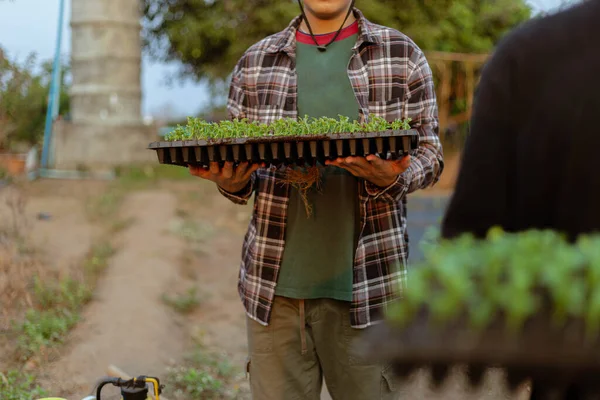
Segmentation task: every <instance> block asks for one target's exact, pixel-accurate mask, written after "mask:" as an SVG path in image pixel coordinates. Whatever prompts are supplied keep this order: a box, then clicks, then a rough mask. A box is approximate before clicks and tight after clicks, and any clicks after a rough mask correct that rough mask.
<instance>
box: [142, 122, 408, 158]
mask: <svg viewBox="0 0 600 400" xmlns="http://www.w3.org/2000/svg"><path fill="white" fill-rule="evenodd" d="M418 145H419V135H418V132H417V131H416V130H414V129H411V130H387V131H382V132H367V133H362V132H361V133H339V134H329V135H306V136H272V137H258V138H228V139H214V140H181V141H161V142H153V143H150V145H149V146H148V148H149V149H151V150H155V151H156V153H157V156H158V161H159V162H160V163H161V164H171V165H179V166H187V165H201V166H204V167H206V166H208V165H209V164H210V162H219V163H221V164H222V163H223V162H225V161H230V162H234V163H239V162H246V161H249V162H251V163H267V164H274V165H278V164H286V165H290V164H299V165H303V164H314V163H315V162H320V163H322V164H323V163H324V162H325V161H326V160H333V159H336V158H338V157H349V156H367V155H369V154H377V155H379V156H380V157H382V158H386V159H387V158H388V156H389V157H390V158H392V159H396V158H398V157H402V156H404V155H407V154H408V153H409V152H410V151H412V150H415V149H417V147H418Z"/></svg>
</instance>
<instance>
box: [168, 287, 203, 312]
mask: <svg viewBox="0 0 600 400" xmlns="http://www.w3.org/2000/svg"><path fill="white" fill-rule="evenodd" d="M162 300H163V302H164V303H165V304H167V305H168V306H170V307H172V308H173V309H174V310H175V311H177V312H179V313H181V314H189V313H191V312H192V311H194V310H195V309H196V308H198V306H199V305H200V298H199V297H198V294H197V289H196V288H195V287H193V288H190V289H188V290H187V291H186V292H185V293H184V294H180V295H174V296H170V295H168V294H167V293H165V294H163V296H162Z"/></svg>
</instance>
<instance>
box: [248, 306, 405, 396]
mask: <svg viewBox="0 0 600 400" xmlns="http://www.w3.org/2000/svg"><path fill="white" fill-rule="evenodd" d="M349 307H350V305H349V303H346V302H342V301H336V300H330V299H316V300H295V299H288V298H283V297H276V298H275V302H274V305H273V310H272V315H271V322H270V324H269V325H268V326H263V325H261V324H259V323H258V322H256V321H254V320H252V319H250V318H247V332H248V349H249V358H248V365H247V367H248V368H247V371H248V373H249V379H250V387H251V389H252V398H253V399H254V400H319V399H320V394H321V389H322V381H323V377H324V378H325V383H326V385H327V389H328V390H329V393H330V394H331V397H332V398H333V400H378V399H382V400H392V399H397V398H398V394H397V389H396V388H395V385H396V384H395V381H394V379H393V377H392V375H391V371H389V370H388V368H385V367H383V366H381V365H374V364H369V363H367V362H366V361H364V360H362V359H361V357H359V356H358V355H357V354H356V352H355V351H354V350H353V347H352V346H353V344H354V342H355V341H356V339H357V338H358V337H359V335H360V334H361V333H362V332H363V330H361V329H354V328H352V327H351V326H350V314H349ZM303 325H304V326H303ZM302 328H304V329H302ZM367 329H368V328H367Z"/></svg>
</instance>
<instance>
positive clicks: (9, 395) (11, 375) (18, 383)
mask: <svg viewBox="0 0 600 400" xmlns="http://www.w3.org/2000/svg"><path fill="white" fill-rule="evenodd" d="M44 396H48V393H46V391H45V390H43V389H42V388H40V387H39V386H37V385H36V384H35V377H34V376H33V375H30V374H27V373H23V372H22V371H17V370H9V371H8V372H6V373H3V372H0V398H1V399H2V400H36V399H39V398H40V397H44Z"/></svg>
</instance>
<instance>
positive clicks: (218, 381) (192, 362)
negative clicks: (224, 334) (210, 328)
mask: <svg viewBox="0 0 600 400" xmlns="http://www.w3.org/2000/svg"><path fill="white" fill-rule="evenodd" d="M167 379H168V381H167V382H169V394H171V393H173V394H174V395H175V398H176V399H178V400H183V399H185V400H213V399H240V398H242V395H243V390H242V389H241V388H240V385H239V383H240V382H241V381H242V379H243V375H242V374H241V371H238V370H237V369H236V368H235V367H234V366H233V365H232V364H231V363H230V362H229V360H228V359H227V356H226V355H223V354H219V353H215V352H211V351H209V350H207V349H206V348H204V347H201V346H199V347H198V348H197V349H196V350H195V351H194V352H193V353H192V354H191V355H190V356H188V357H187V358H186V362H185V365H184V366H179V367H175V368H170V369H169V372H168V378H167Z"/></svg>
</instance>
